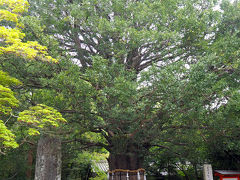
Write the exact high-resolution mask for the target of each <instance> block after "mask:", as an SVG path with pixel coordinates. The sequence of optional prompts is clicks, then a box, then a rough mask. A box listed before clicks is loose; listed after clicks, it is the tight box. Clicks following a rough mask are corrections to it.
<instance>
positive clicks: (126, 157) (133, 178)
mask: <svg viewBox="0 0 240 180" xmlns="http://www.w3.org/2000/svg"><path fill="white" fill-rule="evenodd" d="M142 163H143V158H142V157H140V156H139V155H138V153H135V152H134V153H126V154H124V153H123V154H111V153H110V155H109V158H108V164H109V170H110V171H113V170H115V171H114V173H110V179H113V180H144V172H143V171H140V172H139V173H138V172H137V170H138V169H141V168H142ZM122 170H123V171H122ZM126 170H129V171H128V173H127V171H126ZM127 176H128V178H127Z"/></svg>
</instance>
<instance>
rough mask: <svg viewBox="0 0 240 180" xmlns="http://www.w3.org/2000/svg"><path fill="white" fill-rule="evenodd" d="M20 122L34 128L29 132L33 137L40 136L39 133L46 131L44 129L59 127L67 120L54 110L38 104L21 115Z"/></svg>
mask: <svg viewBox="0 0 240 180" xmlns="http://www.w3.org/2000/svg"><path fill="white" fill-rule="evenodd" d="M18 122H22V123H25V124H26V125H28V126H30V127H32V128H30V129H29V130H28V133H29V134H31V135H33V134H39V131H44V128H48V127H59V126H60V124H61V123H64V122H66V120H65V119H64V118H63V117H62V115H61V113H59V112H58V111H57V110H55V109H54V108H51V107H48V106H46V105H43V104H38V105H37V106H33V107H30V108H29V110H25V111H23V112H21V113H19V117H18Z"/></svg>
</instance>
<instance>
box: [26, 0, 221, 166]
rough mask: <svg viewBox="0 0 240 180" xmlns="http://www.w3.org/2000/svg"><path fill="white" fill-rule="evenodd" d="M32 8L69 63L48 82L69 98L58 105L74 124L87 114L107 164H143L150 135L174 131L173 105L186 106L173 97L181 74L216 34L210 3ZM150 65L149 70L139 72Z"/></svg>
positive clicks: (118, 3) (122, 2)
mask: <svg viewBox="0 0 240 180" xmlns="http://www.w3.org/2000/svg"><path fill="white" fill-rule="evenodd" d="M31 7H32V8H31V10H30V14H31V15H33V16H34V15H37V16H39V17H40V19H42V20H41V23H42V24H44V25H45V26H46V28H45V30H44V31H45V33H47V34H52V35H54V36H55V38H56V39H58V41H59V43H60V45H61V48H62V51H63V52H66V53H65V54H63V55H65V56H66V57H70V61H72V62H73V63H74V64H76V65H70V66H72V67H69V66H68V67H67V66H66V67H65V68H62V69H61V73H60V74H58V75H57V76H56V79H55V80H54V81H55V86H53V89H56V91H55V93H57V92H58V93H61V94H62V95H63V96H64V99H65V100H66V99H68V100H71V101H69V102H68V105H69V107H68V108H69V109H67V110H66V109H65V110H64V109H63V111H65V112H69V113H70V112H71V113H75V114H78V115H75V118H78V119H74V118H73V122H74V123H73V124H75V123H76V121H78V120H82V121H83V120H84V119H88V120H90V121H85V122H87V123H86V124H85V126H86V127H88V128H87V129H88V130H90V131H93V132H97V133H101V134H102V136H104V137H105V138H106V141H105V142H103V143H96V145H101V146H103V147H105V148H107V149H108V150H109V151H110V157H109V164H110V169H111V170H113V169H117V168H122V169H138V168H140V167H142V160H143V156H144V154H145V152H146V151H147V150H148V148H149V147H150V146H151V145H152V142H153V140H154V139H155V138H156V137H157V136H162V135H164V134H166V133H165V132H166V131H167V130H168V129H174V128H173V127H174V126H175V124H174V123H177V120H178V119H177V117H179V114H180V112H182V113H184V112H183V111H182V109H181V110H179V111H176V110H177V109H178V108H177V107H182V108H183V105H184V106H187V105H189V106H190V105H191V103H189V100H186V99H185V97H184V96H183V97H182V96H180V92H181V88H184V85H185V84H184V83H186V82H187V80H184V76H183V77H181V73H187V72H186V67H185V64H192V63H195V62H197V61H198V60H199V57H200V56H203V55H205V54H206V53H207V49H208V48H209V46H210V45H211V43H212V40H213V39H214V38H215V36H214V30H216V28H215V27H216V25H217V24H218V22H217V20H218V19H217V17H218V16H217V14H218V12H217V11H214V10H213V7H214V2H213V1H205V2H202V1H191V0H189V1H181V0H179V1H144V0H143V1H127V0H119V1H107V0H102V1H88V0H86V1H64V0H63V1H48V0H45V1H41V2H40V1H31ZM178 61H179V62H180V63H178ZM153 63H156V66H155V67H154V68H152V69H151V71H150V72H149V73H145V74H144V73H143V74H141V73H140V72H141V71H143V70H146V69H147V68H148V67H150V66H152V64H153ZM68 64H70V63H68ZM167 65H168V66H169V65H171V66H169V67H168V66H167ZM158 67H161V68H160V69H158ZM184 68H185V70H184ZM140 76H141V78H140ZM66 78H67V80H66ZM185 79H186V78H185ZM59 84H61V85H62V86H59ZM56 85H57V86H56ZM189 89H191V86H190V85H189ZM191 92H192V91H191ZM182 95H183V94H182ZM193 96H194V95H193ZM177 97H179V98H177ZM183 100H186V104H187V105H185V104H182V102H183ZM184 103H185V102H184ZM190 109H191V108H190ZM177 112H178V113H177ZM72 117H73V116H72ZM79 123H80V121H79ZM83 124H84V123H83ZM172 124H173V125H172ZM168 125H169V126H168ZM170 125H171V126H170ZM89 126H90V128H89ZM163 137H164V136H163ZM76 138H78V135H76ZM164 139H165V138H163V140H162V141H164ZM78 140H79V138H78ZM79 141H81V142H82V143H86V142H84V141H83V140H79ZM120 160H121V161H120Z"/></svg>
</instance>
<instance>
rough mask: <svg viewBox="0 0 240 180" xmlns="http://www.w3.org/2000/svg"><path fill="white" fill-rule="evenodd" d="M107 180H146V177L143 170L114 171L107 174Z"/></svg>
mask: <svg viewBox="0 0 240 180" xmlns="http://www.w3.org/2000/svg"><path fill="white" fill-rule="evenodd" d="M108 180H146V175H145V170H144V169H138V170H125V169H115V170H113V171H109V172H108Z"/></svg>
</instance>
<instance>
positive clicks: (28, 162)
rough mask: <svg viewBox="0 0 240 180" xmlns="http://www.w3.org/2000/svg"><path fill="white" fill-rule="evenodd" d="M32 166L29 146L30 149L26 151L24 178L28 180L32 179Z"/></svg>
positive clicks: (31, 148)
mask: <svg viewBox="0 0 240 180" xmlns="http://www.w3.org/2000/svg"><path fill="white" fill-rule="evenodd" d="M32 165H33V145H31V147H30V149H29V150H28V154H27V166H28V168H27V171H26V178H27V179H28V180H30V179H32Z"/></svg>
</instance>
